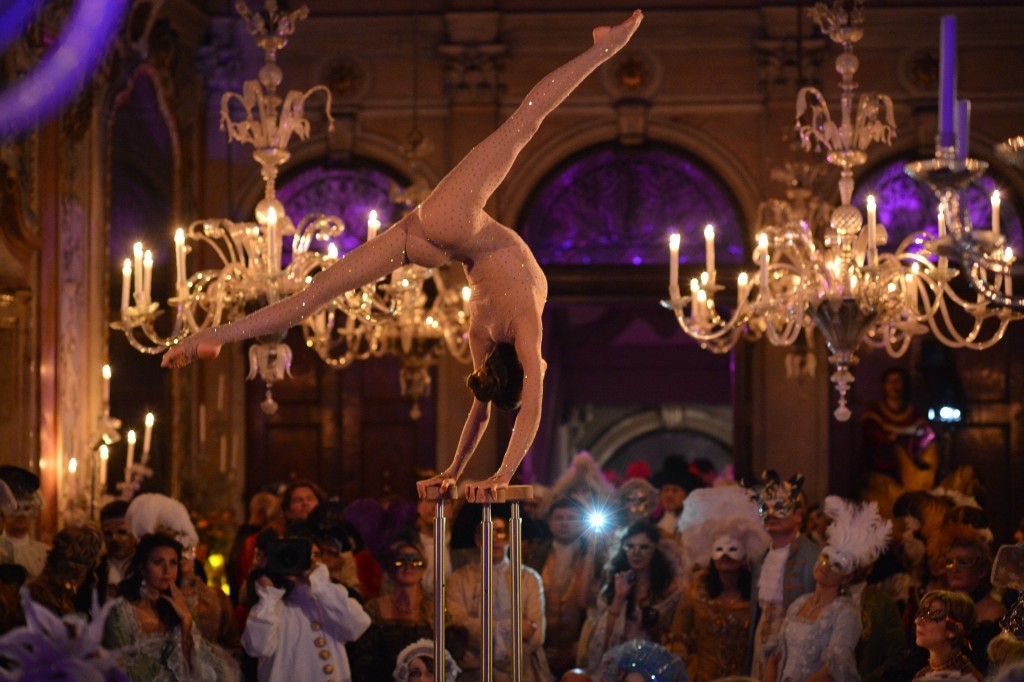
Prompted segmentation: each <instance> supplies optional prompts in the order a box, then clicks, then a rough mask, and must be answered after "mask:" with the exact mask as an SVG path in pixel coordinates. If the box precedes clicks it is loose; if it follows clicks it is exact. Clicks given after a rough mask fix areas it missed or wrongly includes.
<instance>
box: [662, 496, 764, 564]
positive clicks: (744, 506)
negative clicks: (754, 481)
mask: <svg viewBox="0 0 1024 682" xmlns="http://www.w3.org/2000/svg"><path fill="white" fill-rule="evenodd" d="M679 532H680V534H681V535H682V537H683V549H684V550H685V552H686V557H687V561H688V563H689V564H690V565H694V564H699V565H701V566H706V565H707V564H708V563H709V562H711V561H712V560H716V559H718V558H720V557H721V556H722V555H723V554H729V556H732V558H734V559H737V560H740V561H742V560H747V561H749V560H750V559H752V558H753V557H756V556H759V555H760V554H761V552H763V551H764V548H765V547H767V546H768V541H769V537H768V533H766V532H765V530H764V524H763V523H762V522H761V517H760V516H759V515H758V512H757V505H756V504H754V502H753V501H752V500H751V499H750V497H749V496H748V495H747V493H746V491H745V490H744V489H743V488H741V487H739V486H738V485H725V486H719V487H716V488H700V489H698V490H694V491H693V492H692V493H690V494H689V495H688V496H687V497H686V502H685V503H684V504H683V514H682V516H680V517H679ZM725 539H729V540H732V541H733V542H734V543H735V545H734V547H735V549H734V550H732V551H730V549H729V545H724V544H723V540H725ZM737 550H738V551H737ZM734 552H735V553H734ZM716 554H717V555H718V556H716Z"/></svg>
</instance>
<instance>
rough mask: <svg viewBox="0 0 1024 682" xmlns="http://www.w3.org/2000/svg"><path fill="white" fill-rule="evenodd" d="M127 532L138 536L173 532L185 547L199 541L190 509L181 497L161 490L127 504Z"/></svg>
mask: <svg viewBox="0 0 1024 682" xmlns="http://www.w3.org/2000/svg"><path fill="white" fill-rule="evenodd" d="M124 520H125V525H126V526H127V527H128V532H129V533H131V534H132V535H134V536H135V537H136V538H141V537H142V536H143V535H146V534H147V533H163V534H164V535H170V536H172V537H173V538H174V539H175V540H177V541H178V542H179V543H181V544H182V545H183V546H185V547H195V546H196V545H198V544H199V534H198V533H196V527H195V526H194V525H192V519H191V518H190V517H189V514H188V509H186V508H185V505H183V504H182V503H181V502H179V501H178V500H175V499H174V498H172V497H167V496H166V495H160V494H159V493H146V494H144V495H139V496H137V497H136V498H135V499H133V500H132V503H131V504H130V505H128V511H127V512H125V515H124Z"/></svg>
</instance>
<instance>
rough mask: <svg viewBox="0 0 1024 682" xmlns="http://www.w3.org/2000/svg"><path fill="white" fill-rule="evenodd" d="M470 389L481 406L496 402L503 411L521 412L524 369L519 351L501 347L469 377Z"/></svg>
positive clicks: (497, 346)
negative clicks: (481, 403)
mask: <svg viewBox="0 0 1024 682" xmlns="http://www.w3.org/2000/svg"><path fill="white" fill-rule="evenodd" d="M466 385H467V386H469V390H471V391H473V395H474V396H476V399H477V400H479V401H480V402H483V403H488V402H493V403H494V405H495V407H498V408H500V409H502V410H515V409H518V408H519V405H520V404H521V403H522V397H523V366H522V365H520V364H519V356H518V355H516V347H515V346H513V345H512V344H511V343H499V344H497V345H496V346H495V347H494V348H493V349H492V350H491V352H490V353H488V354H487V357H486V358H484V364H483V365H481V366H480V367H479V368H478V369H477V370H476V371H475V372H473V373H472V374H470V375H469V378H468V379H466Z"/></svg>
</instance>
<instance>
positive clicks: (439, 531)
mask: <svg viewBox="0 0 1024 682" xmlns="http://www.w3.org/2000/svg"><path fill="white" fill-rule="evenodd" d="M458 496H459V489H458V487H456V486H452V487H451V488H449V489H448V490H447V491H445V492H444V493H441V488H440V486H432V487H430V488H428V489H427V494H426V499H428V500H434V501H435V502H436V504H437V509H436V510H435V512H434V679H435V680H437V681H438V682H444V650H445V646H444V645H445V642H444V626H445V622H444V621H445V617H444V613H445V601H444V599H445V587H446V584H445V582H446V581H445V577H444V570H445V565H444V545H445V536H446V535H447V529H446V528H445V522H446V520H445V518H444V503H445V501H447V500H455V499H458Z"/></svg>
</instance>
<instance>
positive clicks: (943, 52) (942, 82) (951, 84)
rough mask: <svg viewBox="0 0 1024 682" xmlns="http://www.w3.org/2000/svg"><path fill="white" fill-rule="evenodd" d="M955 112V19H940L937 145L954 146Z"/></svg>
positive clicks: (950, 15)
mask: <svg viewBox="0 0 1024 682" xmlns="http://www.w3.org/2000/svg"><path fill="white" fill-rule="evenodd" d="M955 110H956V17H955V16H953V15H952V14H946V15H944V16H943V17H942V31H941V33H940V34H939V144H940V145H941V146H943V147H952V146H954V145H955V144H956V134H955V123H954V117H955V114H954V111H955Z"/></svg>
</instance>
